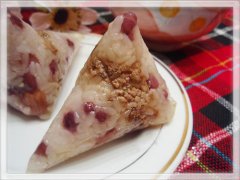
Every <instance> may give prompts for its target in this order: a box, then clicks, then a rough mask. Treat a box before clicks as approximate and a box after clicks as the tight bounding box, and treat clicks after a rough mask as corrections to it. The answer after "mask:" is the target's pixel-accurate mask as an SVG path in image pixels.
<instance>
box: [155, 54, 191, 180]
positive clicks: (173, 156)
mask: <svg viewBox="0 0 240 180" xmlns="http://www.w3.org/2000/svg"><path fill="white" fill-rule="evenodd" d="M153 57H154V59H155V61H157V62H158V63H159V64H161V65H162V66H163V67H164V68H165V69H166V70H167V71H168V72H169V74H170V75H171V76H172V77H173V78H174V80H175V81H176V83H177V85H178V86H179V89H180V90H181V92H182V95H183V99H184V105H185V113H186V119H185V126H184V131H183V134H182V137H181V141H180V142H179V144H178V146H177V148H176V150H175V151H174V153H173V155H172V157H171V158H170V159H169V160H168V162H167V163H166V164H165V165H164V166H163V167H162V169H160V170H159V174H156V176H155V177H154V178H153V179H157V178H158V177H159V176H160V174H161V173H164V172H165V171H166V170H167V169H168V168H169V167H170V165H171V164H172V163H173V161H174V160H175V159H176V157H177V155H178V154H179V152H180V150H181V149H182V146H183V144H184V141H185V139H186V136H187V131H188V128H189V127H188V124H189V107H188V103H187V98H186V94H185V91H184V90H183V88H182V86H181V85H180V83H179V81H178V80H177V79H176V77H175V76H174V75H173V74H172V72H171V71H170V70H169V69H168V67H166V65H165V64H163V63H162V62H161V61H159V60H158V58H157V57H155V56H153Z"/></svg>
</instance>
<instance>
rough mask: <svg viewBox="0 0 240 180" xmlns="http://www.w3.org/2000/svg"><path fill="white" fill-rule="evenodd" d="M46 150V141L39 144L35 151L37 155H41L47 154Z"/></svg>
mask: <svg viewBox="0 0 240 180" xmlns="http://www.w3.org/2000/svg"><path fill="white" fill-rule="evenodd" d="M46 150H47V145H46V144H45V143H44V142H41V143H40V144H39V145H38V147H37V149H36V151H35V153H36V154H37V155H40V156H47V154H46Z"/></svg>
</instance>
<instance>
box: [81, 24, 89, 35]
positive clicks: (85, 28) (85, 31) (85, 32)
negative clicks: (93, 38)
mask: <svg viewBox="0 0 240 180" xmlns="http://www.w3.org/2000/svg"><path fill="white" fill-rule="evenodd" d="M78 31H79V32H81V33H83V34H87V33H90V32H91V31H92V30H91V29H90V28H88V27H86V26H82V25H81V26H80V27H79V29H78Z"/></svg>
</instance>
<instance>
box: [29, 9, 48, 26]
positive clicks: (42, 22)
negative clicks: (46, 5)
mask: <svg viewBox="0 0 240 180" xmlns="http://www.w3.org/2000/svg"><path fill="white" fill-rule="evenodd" d="M29 21H30V22H31V24H32V27H33V28H35V29H37V30H44V29H47V28H49V27H50V25H51V19H50V16H49V14H47V13H41V12H37V13H33V14H32V16H31V17H30V18H29Z"/></svg>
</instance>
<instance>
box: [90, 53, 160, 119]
mask: <svg viewBox="0 0 240 180" xmlns="http://www.w3.org/2000/svg"><path fill="white" fill-rule="evenodd" d="M87 66H88V67H87V69H88V70H89V73H90V75H91V76H93V77H95V76H100V77H101V78H102V80H104V81H106V82H108V83H110V84H111V85H112V87H113V89H114V90H113V91H112V93H111V95H110V96H109V98H108V100H110V101H118V102H120V103H121V104H122V105H123V107H124V108H125V109H124V112H126V113H125V114H126V116H127V117H126V118H127V119H128V120H129V121H138V120H140V121H144V120H145V119H147V118H148V117H149V116H156V115H157V110H155V109H153V108H152V107H150V106H149V102H150V101H151V100H152V98H153V97H152V94H151V93H150V89H149V86H148V84H147V77H146V76H145V75H143V73H142V70H141V64H140V62H135V63H133V64H132V65H131V66H128V65H121V64H117V65H116V64H114V63H113V62H110V61H106V60H105V61H102V60H100V59H98V58H97V57H91V60H90V62H89V63H88V65H87ZM146 109H147V110H149V111H150V112H151V113H146Z"/></svg>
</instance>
